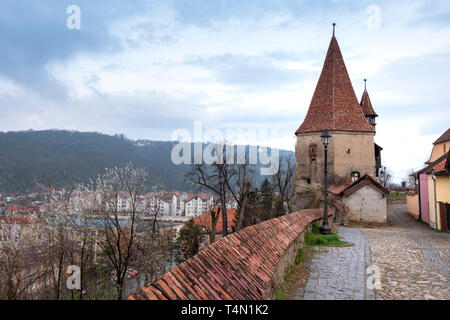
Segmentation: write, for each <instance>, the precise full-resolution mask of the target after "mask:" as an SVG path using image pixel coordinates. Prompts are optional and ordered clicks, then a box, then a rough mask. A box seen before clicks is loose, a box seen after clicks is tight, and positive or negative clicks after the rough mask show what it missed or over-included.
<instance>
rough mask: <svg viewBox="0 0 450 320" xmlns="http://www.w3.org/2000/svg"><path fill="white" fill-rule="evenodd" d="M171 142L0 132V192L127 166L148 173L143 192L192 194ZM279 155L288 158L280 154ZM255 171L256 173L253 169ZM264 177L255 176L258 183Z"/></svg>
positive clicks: (86, 178) (76, 179) (84, 134)
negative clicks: (128, 164)
mask: <svg viewBox="0 0 450 320" xmlns="http://www.w3.org/2000/svg"><path fill="white" fill-rule="evenodd" d="M175 144H177V142H172V141H151V140H139V141H133V140H129V139H127V138H126V137H125V136H123V135H114V136H112V135H106V134H102V133H98V132H78V131H65V130H44V131H32V130H30V131H17V132H0V191H2V192H26V191H32V190H35V189H36V186H37V185H38V184H39V183H42V184H44V185H49V184H51V185H56V186H61V185H62V183H63V182H64V180H65V178H64V173H65V172H66V173H67V180H68V181H69V182H87V181H89V179H90V178H94V177H96V176H97V174H98V173H101V172H103V170H104V169H105V168H111V167H114V166H124V165H125V164H126V163H128V162H132V163H133V164H134V165H136V166H139V167H143V168H145V169H146V170H147V171H148V172H149V181H148V185H147V189H148V190H151V189H165V190H184V191H189V190H192V189H193V187H192V186H190V185H188V184H186V183H185V181H184V173H185V172H186V171H187V170H188V169H189V165H175V164H173V163H172V161H171V158H170V155H171V151H172V148H173V146H174V145H175ZM280 154H293V152H291V151H283V150H280ZM258 172H259V170H258ZM262 179H264V177H261V176H259V175H258V176H257V177H256V182H257V183H260V182H261V181H262Z"/></svg>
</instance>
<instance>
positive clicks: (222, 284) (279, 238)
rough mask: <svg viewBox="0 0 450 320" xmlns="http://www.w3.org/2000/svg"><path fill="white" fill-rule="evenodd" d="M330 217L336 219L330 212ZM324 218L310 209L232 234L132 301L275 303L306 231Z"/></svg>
mask: <svg viewBox="0 0 450 320" xmlns="http://www.w3.org/2000/svg"><path fill="white" fill-rule="evenodd" d="M329 213H330V215H331V216H332V215H333V211H332V210H331V209H330V210H329ZM322 217H323V209H306V210H301V211H297V212H294V213H291V214H288V215H285V216H282V217H280V218H276V219H271V220H268V221H264V222H262V223H259V224H257V225H253V226H250V227H247V228H245V229H242V230H240V231H239V232H236V233H233V234H230V235H228V236H227V237H225V238H222V239H220V240H217V241H216V242H214V243H213V244H212V245H210V246H208V247H207V248H206V249H204V250H202V251H201V252H199V253H198V254H197V255H195V256H194V257H192V258H190V259H188V260H186V261H185V262H183V263H181V264H180V265H178V266H177V267H175V268H174V269H173V270H172V271H170V272H168V273H166V274H165V275H164V276H162V277H161V278H160V279H158V280H157V281H155V282H153V283H151V284H148V285H146V286H145V287H144V288H142V289H141V290H139V291H138V292H137V293H135V294H134V295H133V296H131V297H129V299H130V300H135V299H138V300H178V299H181V300H261V299H273V297H274V289H275V287H277V286H279V285H280V284H281V283H282V281H283V279H284V275H285V273H286V271H287V269H288V267H289V266H290V265H292V264H293V263H294V260H295V256H296V254H297V251H298V249H299V248H300V247H302V246H303V245H304V236H305V231H306V230H307V229H308V228H310V227H311V225H312V223H313V222H314V221H321V219H322ZM332 220H333V219H332V217H330V219H329V221H330V223H332Z"/></svg>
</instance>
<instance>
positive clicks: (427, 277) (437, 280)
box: [294, 205, 450, 300]
mask: <svg viewBox="0 0 450 320" xmlns="http://www.w3.org/2000/svg"><path fill="white" fill-rule="evenodd" d="M388 210H389V211H388V223H387V226H383V227H375V228H344V227H340V228H338V234H339V235H340V236H341V238H343V240H345V241H347V242H350V243H352V244H353V246H349V247H313V248H312V252H311V253H310V255H309V257H308V259H307V261H306V262H305V264H306V269H307V270H308V271H309V276H308V278H306V279H304V281H303V284H302V285H301V286H300V288H299V289H298V290H297V291H296V294H295V297H294V299H296V300H303V299H304V300H322V299H325V300H337V299H350V300H361V299H365V300H371V299H389V300H391V299H445V300H448V299H450V293H449V254H450V234H449V233H442V232H436V231H434V230H433V229H431V228H430V227H429V226H427V225H425V224H424V223H421V222H417V221H416V220H415V219H414V218H412V217H411V216H409V215H408V213H407V212H406V207H405V205H390V206H389V207H388ZM371 264H373V265H375V266H377V267H378V268H379V270H380V280H381V288H378V289H377V288H375V289H374V290H370V289H368V288H367V284H366V282H367V275H366V269H367V267H368V266H370V265H371Z"/></svg>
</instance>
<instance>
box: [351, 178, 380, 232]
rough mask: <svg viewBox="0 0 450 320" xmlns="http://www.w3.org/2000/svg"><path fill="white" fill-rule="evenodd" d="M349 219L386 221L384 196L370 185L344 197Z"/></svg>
mask: <svg viewBox="0 0 450 320" xmlns="http://www.w3.org/2000/svg"><path fill="white" fill-rule="evenodd" d="M344 204H345V206H346V207H347V208H348V212H347V219H348V220H350V221H361V222H376V223H386V221H387V204H386V196H384V195H383V194H382V193H380V192H379V191H377V190H375V189H374V188H372V187H370V186H367V185H366V186H364V187H362V188H361V189H359V190H357V191H355V192H353V193H352V194H350V195H349V196H347V197H346V198H344Z"/></svg>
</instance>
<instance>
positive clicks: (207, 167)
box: [186, 142, 235, 237]
mask: <svg viewBox="0 0 450 320" xmlns="http://www.w3.org/2000/svg"><path fill="white" fill-rule="evenodd" d="M214 155H215V160H214V161H213V163H212V164H205V163H202V164H194V165H192V167H191V170H190V171H189V172H187V173H186V178H187V180H188V182H190V183H194V184H196V185H198V186H199V188H200V189H202V188H203V189H207V190H209V191H212V192H213V193H214V194H215V196H216V197H217V198H218V199H219V201H220V208H221V212H222V224H223V231H222V235H223V236H224V237H225V236H226V235H227V234H228V221H227V220H228V219H227V209H226V199H227V194H228V190H229V189H228V186H227V184H228V181H229V180H230V179H232V178H233V176H234V174H235V171H234V169H233V167H232V165H230V164H232V159H230V153H228V154H227V143H226V142H225V143H223V144H215V145H214ZM229 163H230V164H229Z"/></svg>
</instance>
